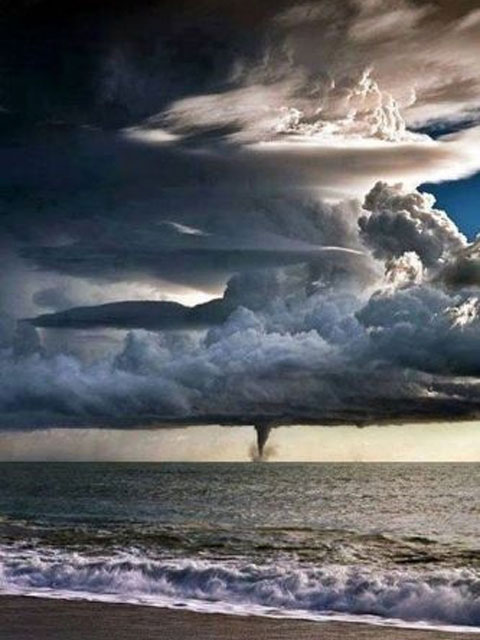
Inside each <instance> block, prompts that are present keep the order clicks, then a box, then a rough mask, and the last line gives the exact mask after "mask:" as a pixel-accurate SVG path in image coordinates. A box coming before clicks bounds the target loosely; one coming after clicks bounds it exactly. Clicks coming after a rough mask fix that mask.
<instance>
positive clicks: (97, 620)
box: [0, 595, 480, 640]
mask: <svg viewBox="0 0 480 640" xmlns="http://www.w3.org/2000/svg"><path fill="white" fill-rule="evenodd" d="M0 629H1V636H2V640H33V639H35V640H84V639H85V638H89V640H107V639H108V640H109V639H110V638H114V639H115V640H154V639H157V640H158V639H159V638H161V639H162V640H225V638H228V639H229V640H290V639H291V638H295V640H467V639H470V640H471V639H472V638H475V637H476V636H477V637H478V636H479V635H480V634H478V633H475V632H465V633H464V632H447V631H438V630H430V629H429V630H417V629H408V628H404V627H387V626H375V625H371V624H366V623H355V622H333V621H332V622H311V621H308V620H293V619H287V618H266V617H260V616H245V617H244V616H237V615H230V614H223V613H222V614H220V613H197V612H193V611H186V610H181V609H167V608H160V607H152V606H142V605H137V604H119V603H113V602H112V603H110V602H108V603H107V602H94V601H87V600H61V599H54V598H43V597H37V596H24V595H0Z"/></svg>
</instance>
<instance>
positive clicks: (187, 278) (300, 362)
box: [0, 0, 480, 433]
mask: <svg viewBox="0 0 480 640" xmlns="http://www.w3.org/2000/svg"><path fill="white" fill-rule="evenodd" d="M479 29H480V20H479V19H478V8H477V7H476V6H475V3H473V2H468V1H464V2H463V1H462V2H458V3H455V6H454V7H453V6H452V3H448V2H436V3H427V2H410V1H408V0H388V1H387V2H383V1H382V2H380V1H376V0H373V1H372V0H348V1H347V2H334V1H333V0H317V1H315V2H310V3H307V2H304V3H300V2H294V1H293V0H285V1H282V2H271V1H266V0H262V1H258V0H257V1H256V2H253V1H252V2H250V1H249V0H247V2H245V1H242V2H237V1H236V0H235V1H233V2H229V3H223V2H217V1H216V0H207V1H205V2H200V3H193V2H190V1H189V0H188V1H187V0H181V2H175V3H173V2H140V3H136V7H135V8H134V9H131V7H127V4H126V3H123V2H122V3H109V2H102V3H76V2H74V3H72V6H71V11H70V12H69V14H68V15H66V14H65V11H59V10H58V9H57V8H56V5H54V3H51V2H49V1H47V0H43V1H40V2H36V3H18V4H16V6H15V7H13V5H12V6H11V7H9V8H8V10H7V11H6V13H5V16H4V19H3V21H2V23H1V24H0V31H1V32H2V35H3V36H4V37H3V38H2V43H1V45H0V49H1V52H2V53H3V54H4V56H3V58H4V64H3V65H2V69H3V71H2V74H3V76H4V78H5V82H4V91H3V92H2V95H1V101H2V103H1V110H0V159H1V161H2V172H1V174H0V214H1V221H2V227H1V230H0V254H1V256H2V261H3V272H2V282H1V285H0V312H1V322H0V378H1V380H2V385H1V388H0V427H1V428H21V429H28V428H35V427H42V426H80V425H82V426H91V425H95V426H112V425H113V426H125V427H135V426H140V425H145V424H148V425H156V426H172V425H182V424H202V423H221V424H255V425H257V427H258V428H259V429H261V428H265V429H266V433H268V429H269V428H270V427H271V426H275V425H278V424H290V423H294V422H305V423H309V424H310V423H311V424H315V423H321V424H344V423H353V424H358V425H363V424H369V423H388V422H404V421H418V420H454V419H465V418H469V419H470V418H477V417H478V415H479V413H480V395H479V393H478V391H479V388H478V379H479V376H480V371H479V365H478V362H479V361H480V359H479V357H478V356H479V355H480V353H479V346H478V345H479V344H480V302H479V300H480V294H479V290H478V287H479V286H480V276H479V273H480V269H479V267H478V264H477V263H478V262H479V259H478V241H473V242H471V241H469V239H467V237H465V236H464V235H463V233H462V232H461V230H460V229H459V228H458V227H457V225H456V224H455V223H454V222H453V220H452V219H451V218H450V217H449V215H448V212H445V211H443V210H442V209H441V208H440V207H437V206H436V204H435V200H434V198H433V196H432V195H431V194H429V193H425V192H424V191H423V190H422V189H421V188H420V185H421V184H423V183H426V182H438V181H442V180H454V179H457V178H463V177H468V176H470V175H472V174H474V173H475V172H476V171H478V170H479V169H480V161H479V158H478V144H479V142H480V125H479V122H480V115H479V110H478V109H479V104H480V74H479V72H478V64H477V61H478V54H479V53H480V49H479V44H478V43H479V41H480V30H479ZM262 425H263V426H264V427H262Z"/></svg>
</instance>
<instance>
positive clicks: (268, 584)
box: [0, 463, 480, 632]
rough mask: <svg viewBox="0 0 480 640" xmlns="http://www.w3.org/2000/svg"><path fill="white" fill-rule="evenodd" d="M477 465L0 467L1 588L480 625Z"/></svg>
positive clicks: (55, 594)
mask: <svg viewBox="0 0 480 640" xmlns="http://www.w3.org/2000/svg"><path fill="white" fill-rule="evenodd" d="M479 483H480V465H474V464H385V465H383V464H371V465H368V464H359V465H356V464H272V463H269V464H103V463H102V464H97V463H95V464H90V463H80V464H72V463H69V464H56V463H55V464H52V463H50V464H43V463H24V464H18V463H16V464H11V463H4V464H0V518H1V519H0V543H1V548H0V559H1V562H0V591H2V592H4V593H18V594H22V593H23V594H25V593H30V594H42V595H47V596H52V597H64V598H71V597H89V598H96V599H103V600H117V601H124V602H138V603H143V604H151V605H159V606H183V607H189V608H194V609H197V610H214V611H230V612H234V613H242V614H245V613H257V614H261V615H275V616H297V617H298V616H300V617H308V618H312V619H319V620H322V619H325V618H332V617H334V618H340V619H355V620H357V619H361V620H363V621H366V622H371V623H375V624H379V623H388V624H401V623H402V621H403V623H409V624H414V625H416V626H418V625H420V626H422V625H425V624H428V625H434V626H442V627H446V626H451V627H452V628H453V626H457V627H467V628H468V629H469V630H471V631H479V632H480V536H479V533H480V519H479V509H480V504H479V502H478V495H479V492H478V486H479Z"/></svg>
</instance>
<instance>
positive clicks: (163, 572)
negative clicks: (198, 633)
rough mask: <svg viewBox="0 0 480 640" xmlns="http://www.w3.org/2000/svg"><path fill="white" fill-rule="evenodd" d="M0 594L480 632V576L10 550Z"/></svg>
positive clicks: (2, 552) (1, 564)
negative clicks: (83, 599) (108, 601)
mask: <svg viewBox="0 0 480 640" xmlns="http://www.w3.org/2000/svg"><path fill="white" fill-rule="evenodd" d="M0 592H1V593H4V594H19V595H27V594H28V595H42V596H47V597H61V598H79V597H80V598H88V599H92V600H94V599H97V600H111V601H117V602H129V603H132V602H135V603H138V604H149V605H154V606H166V607H172V606H174V607H179V606H182V607H186V608H190V609H195V610H206V611H216V612H228V613H238V614H242V615H247V614H256V615H268V616H275V617H278V616H282V617H284V616H286V617H304V618H308V619H313V620H325V619H332V618H333V619H342V620H357V621H359V620H360V621H363V622H370V623H373V624H395V621H396V623H397V624H403V625H404V626H434V627H435V628H439V627H442V628H445V629H447V630H456V631H458V630H459V628H462V630H464V631H465V630H468V631H474V632H480V574H479V573H477V572H475V571H473V570H468V569H463V570H460V569H456V570H454V569H450V570H442V571H439V570H438V571H431V572H426V571H423V572H415V571H401V570H394V571H378V570H374V569H372V568H370V569H368V568H362V567H354V566H333V565H332V566H324V567H321V568H317V567H312V566H303V565H300V564H299V563H294V562H285V563H283V564H277V565H268V564H263V565H258V564H251V563H247V562H245V561H244V560H240V559H237V560H230V561H225V560H222V561H212V560H198V559H185V558H184V559H172V560H164V559H162V560H159V559H155V558H148V557H146V556H145V555H144V554H139V553H135V552H129V553H126V552H117V553H115V554H113V555H109V556H91V555H90V556H89V555H86V554H79V553H73V552H65V551H59V550H53V549H36V550H33V549H31V548H28V549H23V550H22V549H19V548H15V547H12V546H9V547H4V548H2V549H0Z"/></svg>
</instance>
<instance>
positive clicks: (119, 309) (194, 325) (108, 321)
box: [30, 300, 232, 331]
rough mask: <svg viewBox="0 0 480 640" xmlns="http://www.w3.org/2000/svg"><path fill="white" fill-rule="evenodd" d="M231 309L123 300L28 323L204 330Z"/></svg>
mask: <svg viewBox="0 0 480 640" xmlns="http://www.w3.org/2000/svg"><path fill="white" fill-rule="evenodd" d="M231 311H232V306H231V305H228V303H225V302H224V301H223V300H213V301H212V302H207V303H205V304H201V305H197V306H195V307H193V308H190V307H185V306H184V305H181V304H178V303H175V302H154V301H147V300H145V301H125V302H117V303H115V302H114V303H110V304H103V305H98V306H92V307H77V308H72V309H68V310H66V311H61V312H59V313H47V314H43V315H40V316H37V317H36V318H32V319H31V320H30V322H31V324H33V325H34V326H36V327H43V328H57V329H92V328H98V327H109V328H113V329H150V330H156V331H160V330H162V331H166V330H191V329H205V328H208V327H211V326H214V325H216V324H221V323H222V322H224V321H225V320H226V318H227V316H228V314H229V313H230V312H231Z"/></svg>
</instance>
